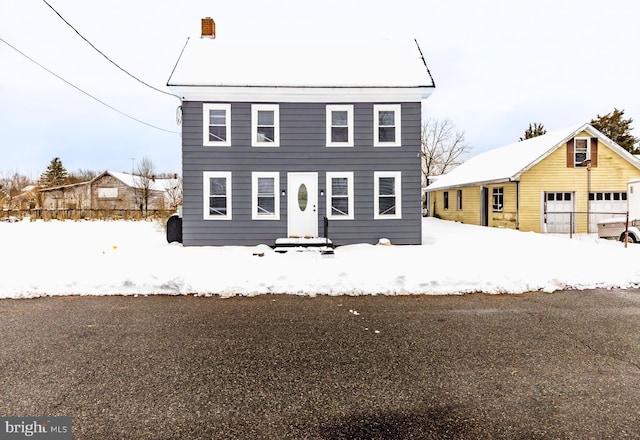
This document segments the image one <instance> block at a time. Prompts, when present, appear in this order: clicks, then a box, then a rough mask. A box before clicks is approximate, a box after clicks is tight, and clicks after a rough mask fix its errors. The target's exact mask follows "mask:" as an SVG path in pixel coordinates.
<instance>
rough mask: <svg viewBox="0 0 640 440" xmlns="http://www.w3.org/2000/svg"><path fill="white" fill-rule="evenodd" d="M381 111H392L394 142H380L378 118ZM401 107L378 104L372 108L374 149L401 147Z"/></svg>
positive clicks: (398, 105)
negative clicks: (394, 132)
mask: <svg viewBox="0 0 640 440" xmlns="http://www.w3.org/2000/svg"><path fill="white" fill-rule="evenodd" d="M381 111H393V116H394V117H393V120H394V126H395V128H396V140H395V142H380V136H379V134H380V132H379V130H378V129H379V128H380V124H379V123H380V118H379V113H380V112H381ZM401 127H402V106H401V105H400V104H384V105H383V104H378V105H374V106H373V146H374V147H400V146H402V130H401Z"/></svg>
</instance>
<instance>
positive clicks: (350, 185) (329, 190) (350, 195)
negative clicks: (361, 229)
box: [325, 171, 355, 220]
mask: <svg viewBox="0 0 640 440" xmlns="http://www.w3.org/2000/svg"><path fill="white" fill-rule="evenodd" d="M345 177H346V178H347V196H348V197H347V200H348V207H349V215H333V214H332V209H331V199H332V197H333V192H332V185H331V179H333V178H345ZM326 194H327V197H326V199H327V200H326V202H327V206H326V211H325V212H326V213H327V218H328V219H329V220H353V219H354V216H353V209H354V198H355V196H354V193H353V172H352V171H348V172H328V173H327V175H326Z"/></svg>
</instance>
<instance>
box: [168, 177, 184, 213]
mask: <svg viewBox="0 0 640 440" xmlns="http://www.w3.org/2000/svg"><path fill="white" fill-rule="evenodd" d="M168 182H169V183H168V184H167V185H166V191H167V201H168V202H169V207H170V208H171V209H177V208H178V206H180V205H182V177H181V176H179V175H178V174H177V173H176V174H173V176H172V177H171V178H169V179H168Z"/></svg>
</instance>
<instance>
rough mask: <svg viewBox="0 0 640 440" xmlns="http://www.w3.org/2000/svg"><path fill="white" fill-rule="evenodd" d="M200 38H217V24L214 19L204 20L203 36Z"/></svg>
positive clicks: (207, 18)
mask: <svg viewBox="0 0 640 440" xmlns="http://www.w3.org/2000/svg"><path fill="white" fill-rule="evenodd" d="M200 38H211V39H213V38H216V22H215V21H213V18H211V17H206V18H203V19H202V35H201V36H200Z"/></svg>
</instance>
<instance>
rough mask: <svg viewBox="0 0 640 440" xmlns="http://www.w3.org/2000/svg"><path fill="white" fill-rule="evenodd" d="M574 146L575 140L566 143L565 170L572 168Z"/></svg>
mask: <svg viewBox="0 0 640 440" xmlns="http://www.w3.org/2000/svg"><path fill="white" fill-rule="evenodd" d="M574 145H575V140H574V139H571V140H569V142H567V168H573V161H574V160H575V158H574V154H573V148H574Z"/></svg>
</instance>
